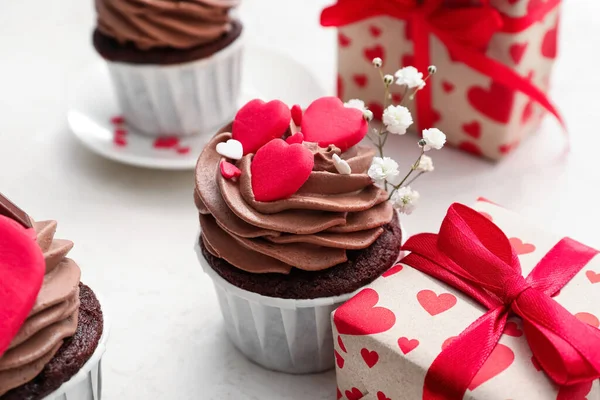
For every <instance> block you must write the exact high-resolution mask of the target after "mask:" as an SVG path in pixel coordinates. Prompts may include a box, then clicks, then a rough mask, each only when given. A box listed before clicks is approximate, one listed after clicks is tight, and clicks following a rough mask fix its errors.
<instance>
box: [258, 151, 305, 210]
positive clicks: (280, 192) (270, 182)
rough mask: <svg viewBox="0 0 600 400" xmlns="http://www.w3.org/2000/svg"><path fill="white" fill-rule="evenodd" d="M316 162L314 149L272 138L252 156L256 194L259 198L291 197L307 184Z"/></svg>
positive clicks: (267, 199)
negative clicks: (312, 150)
mask: <svg viewBox="0 0 600 400" xmlns="http://www.w3.org/2000/svg"><path fill="white" fill-rule="evenodd" d="M314 164H315V160H314V157H313V154H312V152H311V151H310V150H308V149H307V148H306V147H304V146H302V145H301V144H298V143H294V144H291V145H290V144H288V143H286V142H285V141H284V140H282V139H273V140H271V141H270V142H269V143H267V144H266V145H264V146H263V147H261V148H260V149H259V150H258V151H257V152H256V154H255V155H254V158H253V159H252V165H251V166H250V171H251V172H252V191H253V192H254V198H255V199H256V200H257V201H275V200H281V199H286V198H288V197H290V196H291V195H293V194H294V193H296V192H297V191H298V189H300V187H301V186H302V185H304V182H306V180H307V179H308V177H309V176H310V173H311V171H312V169H313V166H314Z"/></svg>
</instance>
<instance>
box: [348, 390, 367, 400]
mask: <svg viewBox="0 0 600 400" xmlns="http://www.w3.org/2000/svg"><path fill="white" fill-rule="evenodd" d="M346 398H348V400H360V399H362V398H363V394H362V392H361V391H360V390H358V389H357V388H355V387H353V388H352V390H346Z"/></svg>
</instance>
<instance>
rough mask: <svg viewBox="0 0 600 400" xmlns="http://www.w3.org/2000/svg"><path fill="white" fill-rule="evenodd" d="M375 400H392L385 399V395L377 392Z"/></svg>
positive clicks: (389, 399)
mask: <svg viewBox="0 0 600 400" xmlns="http://www.w3.org/2000/svg"><path fill="white" fill-rule="evenodd" d="M377 400H392V399H391V398H389V397H387V396H386V395H385V393H383V392H377Z"/></svg>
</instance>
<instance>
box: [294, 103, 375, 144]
mask: <svg viewBox="0 0 600 400" xmlns="http://www.w3.org/2000/svg"><path fill="white" fill-rule="evenodd" d="M368 128H369V126H368V124H367V121H365V119H364V117H363V113H362V111H360V110H358V109H356V108H350V107H344V103H342V101H341V100H340V99H338V98H337V97H321V98H320V99H317V100H315V101H313V103H312V104H311V105H310V106H308V108H307V109H306V111H305V112H304V117H303V118H302V133H304V140H306V141H307V142H316V143H318V144H319V146H321V147H327V146H329V145H330V144H333V145H335V146H337V147H339V148H340V150H342V151H346V150H348V149H349V148H350V147H352V146H354V145H355V144H357V143H358V142H360V141H361V140H362V139H363V138H364V137H365V135H366V134H367V130H368Z"/></svg>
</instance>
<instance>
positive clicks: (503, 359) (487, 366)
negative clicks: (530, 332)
mask: <svg viewBox="0 0 600 400" xmlns="http://www.w3.org/2000/svg"><path fill="white" fill-rule="evenodd" d="M514 361H515V353H513V351H512V350H511V349H510V348H509V347H507V346H505V345H503V344H501V343H498V344H497V345H496V347H495V348H494V350H492V354H490V356H489V357H488V359H487V360H486V361H485V363H484V364H483V366H482V367H481V369H480V370H479V372H477V374H476V375H475V377H474V378H473V380H472V381H471V383H470V384H469V390H475V389H476V388H477V387H479V386H481V385H482V384H483V383H485V382H487V381H489V380H490V379H492V378H494V377H496V376H498V375H499V374H500V373H501V372H503V371H505V370H506V369H507V368H508V367H510V366H511V364H512V363H513V362H514Z"/></svg>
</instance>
